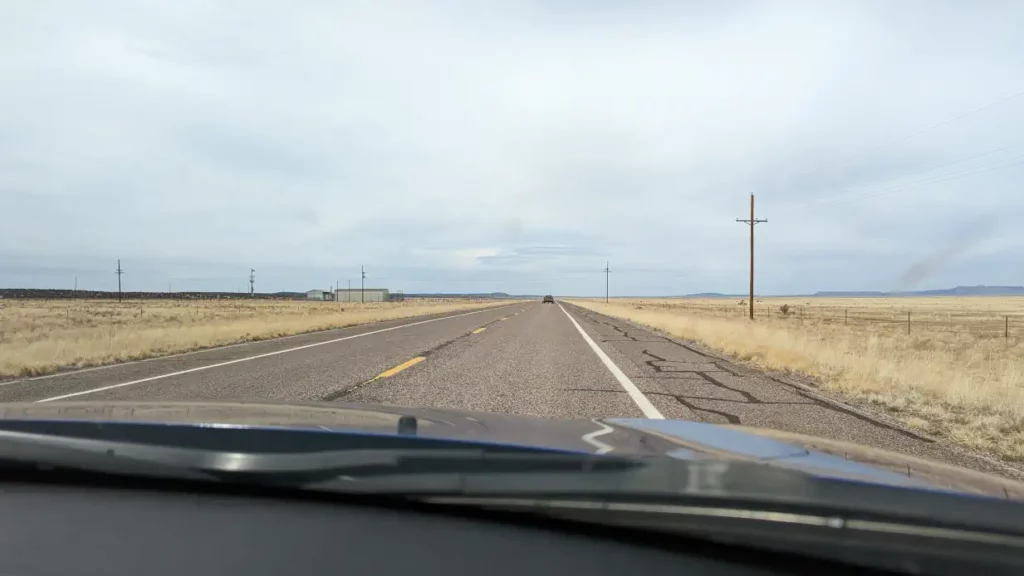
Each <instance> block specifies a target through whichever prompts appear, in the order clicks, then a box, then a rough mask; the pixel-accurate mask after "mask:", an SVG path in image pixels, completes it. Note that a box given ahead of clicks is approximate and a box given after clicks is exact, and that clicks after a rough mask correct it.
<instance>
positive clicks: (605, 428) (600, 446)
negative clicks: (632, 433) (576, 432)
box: [580, 420, 615, 454]
mask: <svg viewBox="0 0 1024 576" xmlns="http://www.w3.org/2000/svg"><path fill="white" fill-rule="evenodd" d="M591 422H593V423H594V424H597V425H598V426H600V427H601V428H599V429H597V430H594V431H593V432H591V433H589V434H584V435H583V436H581V437H580V438H581V439H582V440H583V441H584V442H586V443H587V444H590V445H591V446H593V447H594V448H597V450H596V451H595V452H594V453H595V454H607V453H609V452H611V451H612V450H614V448H613V447H612V446H610V445H608V444H605V443H604V442H601V441H600V440H597V437H598V436H604V435H605V434H611V433H612V432H614V431H615V429H614V428H612V427H611V426H609V425H607V424H605V423H604V422H600V421H598V420H591Z"/></svg>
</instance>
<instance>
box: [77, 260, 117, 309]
mask: <svg viewBox="0 0 1024 576" xmlns="http://www.w3.org/2000/svg"><path fill="white" fill-rule="evenodd" d="M114 273H115V274H117V301H118V302H120V301H121V275H122V274H124V270H122V269H121V259H120V258H118V259H117V270H116V271H115V272H114ZM75 283H76V285H77V281H76V282H75Z"/></svg>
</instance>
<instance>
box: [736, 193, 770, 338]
mask: <svg viewBox="0 0 1024 576" xmlns="http://www.w3.org/2000/svg"><path fill="white" fill-rule="evenodd" d="M736 221H737V222H742V223H744V224H749V225H750V319H751V320H753V319H754V226H756V225H757V224H761V223H762V222H767V221H768V220H767V219H762V220H758V219H757V218H755V217H754V195H753V194H751V195H750V219H749V220H744V219H742V218H737V219H736Z"/></svg>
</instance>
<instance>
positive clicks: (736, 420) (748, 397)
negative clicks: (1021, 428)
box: [583, 314, 934, 443]
mask: <svg viewBox="0 0 1024 576" xmlns="http://www.w3.org/2000/svg"><path fill="white" fill-rule="evenodd" d="M583 316H584V318H586V319H587V320H588V321H590V322H593V323H595V324H603V325H605V326H608V327H610V328H612V329H613V330H615V331H616V332H618V333H619V334H621V335H622V336H623V337H625V338H626V339H628V341H632V342H657V343H662V344H672V345H674V346H676V347H679V348H683V349H684V350H687V351H689V352H691V353H693V354H695V355H697V356H700V357H702V358H707V359H708V360H709V362H707V363H708V364H711V365H713V366H715V368H717V369H718V370H716V372H724V373H726V374H730V375H731V376H734V377H736V378H756V377H761V378H766V379H768V380H771V381H772V382H775V383H777V384H781V385H783V386H786V388H787V389H788V390H791V391H792V392H793V393H794V394H796V395H797V396H799V397H800V398H803V399H804V400H807V402H765V401H763V400H761V399H759V398H757V397H756V396H754V395H753V394H751V393H749V392H747V391H745V390H739V389H736V388H733V387H731V386H729V385H727V384H725V383H723V382H722V381H720V380H718V379H717V378H715V377H713V376H711V375H710V374H708V372H709V371H707V370H685V369H684V370H668V369H666V368H668V367H666V366H659V365H658V364H656V363H657V362H664V363H669V364H671V363H675V364H692V362H687V361H684V360H669V359H667V358H663V357H661V356H658V355H657V354H654V353H652V352H651V351H650V350H648V349H646V348H645V349H643V350H641V351H640V353H641V354H643V355H645V356H648V357H649V359H647V360H644V361H643V363H644V364H645V365H647V366H648V367H649V368H650V369H651V370H652V371H653V372H654V373H655V375H654V376H653V377H652V378H655V379H659V380H661V379H664V380H689V378H677V377H671V376H666V375H667V374H695V375H697V376H699V377H700V378H702V379H703V380H704V381H705V382H708V383H710V384H712V385H714V386H717V387H719V388H722V389H724V390H728V391H731V392H735V393H737V394H739V395H741V396H743V400H727V399H719V398H703V397H693V396H682V395H679V394H672V393H667V392H665V393H659V392H645V394H648V395H655V396H658V395H662V396H668V397H671V398H674V399H675V400H676V401H677V402H679V403H680V404H682V405H683V406H686V407H687V408H689V409H690V410H693V411H695V412H706V413H710V414H716V415H718V416H721V417H722V418H725V419H726V420H727V421H728V422H729V423H730V424H741V423H742V422H741V421H740V417H739V416H737V415H736V414H732V413H729V412H726V411H723V410H714V409H711V408H701V407H698V406H696V405H695V404H693V402H690V400H706V401H713V402H731V403H735V404H747V405H776V404H777V405H782V404H796V405H799V404H813V405H815V406H817V407H819V408H823V409H825V410H831V411H833V412H838V413H840V414H844V415H846V416H850V417H853V418H856V419H858V420H860V421H862V422H865V423H868V424H871V425H873V426H878V427H880V428H884V429H886V430H890V431H892V432H896V433H899V434H901V435H903V436H906V437H908V438H913V439H915V440H920V441H922V442H928V443H933V442H934V440H932V439H930V438H926V437H924V436H920V435H918V434H915V433H913V432H911V431H909V430H904V429H902V428H899V427H897V426H893V425H890V424H888V423H886V422H883V421H881V420H877V419H875V418H871V417H870V416H866V415H864V414H861V413H859V412H857V411H854V410H851V409H848V408H846V407H844V406H842V405H841V404H838V403H832V402H827V401H825V400H822V399H820V398H816V397H815V396H813V395H811V394H809V393H808V392H806V391H804V390H801V389H800V388H799V387H797V386H794V385H793V384H791V383H789V382H786V381H784V380H781V379H779V378H776V377H774V376H771V375H769V374H765V373H749V372H746V371H744V372H741V371H739V370H737V369H735V368H732V367H727V366H726V363H725V362H724V361H723V360H721V359H719V358H717V357H715V356H712V355H710V354H707V353H705V352H701V351H699V350H696V349H695V348H693V347H691V346H688V345H686V344H682V343H680V342H676V341H675V340H671V339H669V338H663V339H661V340H640V339H638V338H636V337H634V336H632V335H631V334H630V333H629V332H627V331H626V330H623V329H622V328H620V327H618V326H616V325H615V324H612V323H611V322H606V321H603V320H600V319H598V318H595V317H594V316H593V315H591V314H584V315H583ZM605 341H606V342H608V341H609V340H605ZM620 341H621V340H620Z"/></svg>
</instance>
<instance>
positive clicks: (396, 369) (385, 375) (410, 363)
mask: <svg viewBox="0 0 1024 576" xmlns="http://www.w3.org/2000/svg"><path fill="white" fill-rule="evenodd" d="M424 360H426V358H424V357H423V356H417V357H415V358H413V359H412V360H406V361H405V362H402V363H401V364H399V365H398V366H395V367H394V368H392V369H390V370H385V371H383V372H381V373H380V374H377V375H376V376H374V377H373V380H380V379H381V378H390V377H392V376H394V375H395V374H398V373H399V372H401V371H402V370H405V369H406V368H412V367H413V366H415V365H417V364H419V363H420V362H423V361H424ZM373 380H370V381H371V382H372V381H373Z"/></svg>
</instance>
